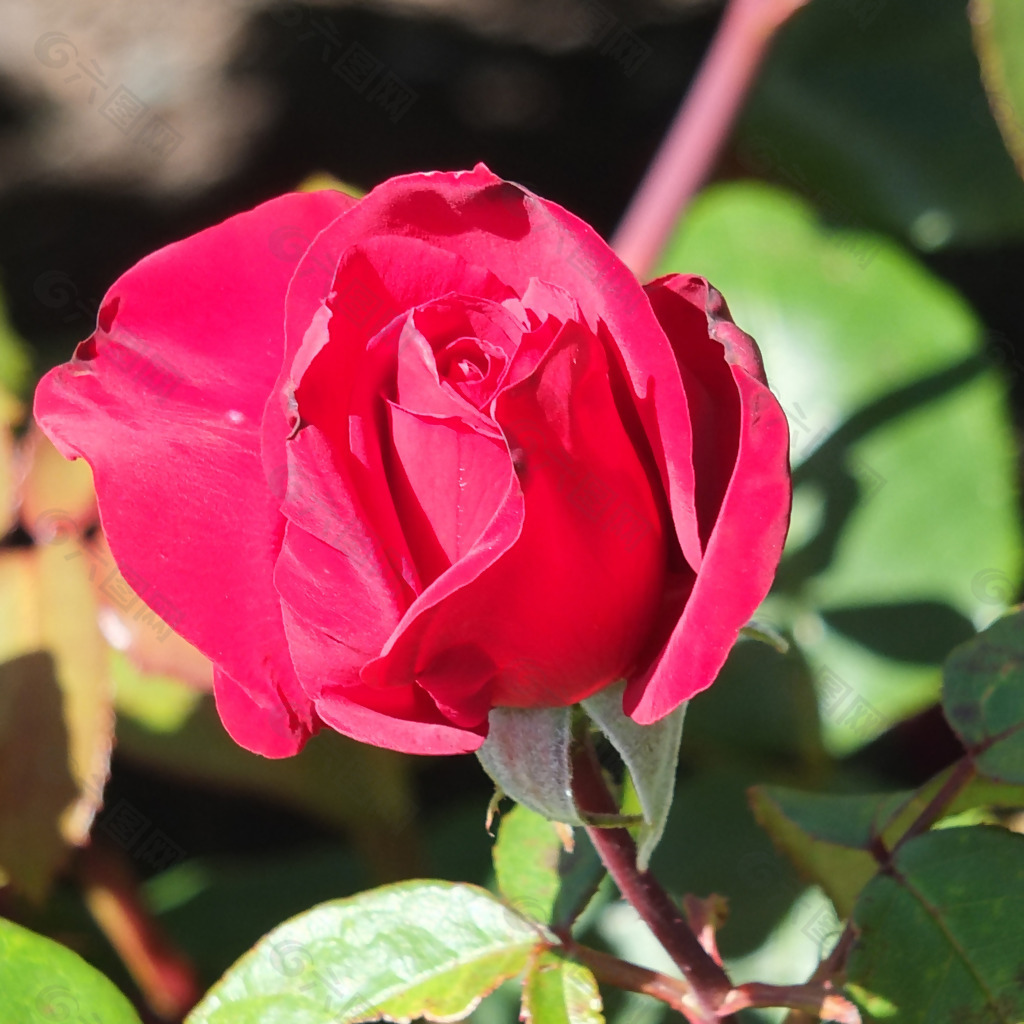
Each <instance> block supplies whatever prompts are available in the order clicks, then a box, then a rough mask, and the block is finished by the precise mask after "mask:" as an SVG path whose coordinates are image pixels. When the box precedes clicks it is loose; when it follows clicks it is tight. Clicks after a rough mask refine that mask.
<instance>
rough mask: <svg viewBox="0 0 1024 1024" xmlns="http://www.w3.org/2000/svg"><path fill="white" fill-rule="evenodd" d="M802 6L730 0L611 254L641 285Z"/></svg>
mask: <svg viewBox="0 0 1024 1024" xmlns="http://www.w3.org/2000/svg"><path fill="white" fill-rule="evenodd" d="M805 3H807V0H729V4H728V6H727V7H726V9H725V14H724V15H723V16H722V21H721V24H720V25H719V27H718V31H717V32H716V33H715V38H714V40H713V41H712V43H711V47H710V49H709V50H708V52H707V54H706V55H705V57H704V62H703V63H702V64H701V67H700V70H699V71H698V72H697V77H696V78H695V79H694V81H693V84H692V85H691V86H690V88H689V89H688V90H687V93H686V96H685V97H684V98H683V102H682V104H681V105H680V107H679V111H678V113H677V114H676V116H675V118H674V120H673V121H672V125H671V127H670V128H669V130H668V134H667V135H666V136H665V138H664V140H663V141H662V143H661V146H660V147H659V148H658V152H657V154H656V155H655V157H654V160H653V161H652V162H651V165H650V167H649V168H648V170H647V174H646V175H645V176H644V179H643V181H642V182H641V183H640V187H639V188H638V189H637V191H636V194H635V195H634V196H633V200H632V202H631V203H630V205H629V208H628V209H627V210H626V213H625V215H624V216H623V218H622V220H621V222H620V223H619V226H618V228H616V231H615V234H614V236H613V237H612V241H611V245H612V248H613V249H614V250H615V251H616V252H617V253H618V254H619V257H620V258H621V259H622V261H623V262H624V263H625V264H626V265H627V266H628V267H629V268H630V270H632V271H633V273H634V274H636V276H637V277H638V278H640V280H645V279H646V278H647V277H648V276H649V275H650V273H651V271H652V269H653V267H654V264H655V261H656V260H657V258H658V255H659V254H660V253H661V251H662V249H663V248H664V245H665V242H666V241H667V240H668V236H669V233H670V232H671V230H672V226H673V225H674V224H675V222H676V220H677V219H678V217H679V215H680V213H682V211H683V210H684V209H685V208H686V206H687V204H688V203H689V201H690V200H691V199H692V198H693V196H694V194H695V193H696V192H697V190H698V189H699V188H700V186H701V185H702V184H703V183H704V181H705V180H706V179H707V177H708V175H709V174H710V173H711V171H712V169H713V168H714V166H715V162H716V161H717V159H718V155H719V153H720V152H721V149H722V146H723V145H724V144H725V141H726V139H727V138H728V137H729V132H730V130H731V129H732V125H733V122H734V121H735V120H736V116H737V115H738V114H739V112H740V109H741V107H742V105H743V100H744V98H745V97H746V95H747V92H748V91H749V89H750V86H751V84H752V83H753V80H754V76H755V75H756V74H757V71H758V69H759V68H760V67H761V63H762V61H763V60H764V57H765V55H766V53H767V52H768V46H769V44H770V43H771V40H772V37H773V36H774V35H775V32H776V31H777V30H778V29H779V28H780V27H781V26H782V24H783V23H784V22H785V21H786V20H787V19H788V18H789V17H790V15H792V14H793V13H794V12H795V11H796V10H798V9H799V8H800V7H802V6H803V5H804V4H805Z"/></svg>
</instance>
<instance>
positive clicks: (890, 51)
mask: <svg viewBox="0 0 1024 1024" xmlns="http://www.w3.org/2000/svg"><path fill="white" fill-rule="evenodd" d="M965 6H966V5H965V2H964V0H900V2H898V3H892V2H885V0H834V2H832V3H828V2H824V3H822V2H819V0H815V2H814V3H810V4H808V5H807V6H806V7H805V8H804V9H803V10H801V11H800V12H798V14H797V15H796V16H795V17H794V18H793V19H792V21H791V22H790V23H789V24H788V25H787V26H786V27H785V28H784V30H783V31H782V32H781V33H780V34H779V38H778V40H777V42H776V44H775V45H773V47H772V51H771V53H770V55H769V58H768V61H767V62H766V65H765V67H764V69H763V71H762V72H761V74H759V75H758V81H757V85H756V88H755V89H754V92H753V94H752V96H751V98H750V100H749V102H748V104H747V107H746V110H745V112H744V116H743V118H742V120H741V124H740V127H739V132H738V135H739V138H738V143H737V151H738V156H739V159H740V161H741V162H742V163H743V164H744V165H745V166H746V167H748V168H749V169H750V170H751V171H752V172H754V173H756V174H763V175H765V176H767V177H770V178H771V179H772V180H775V181H778V182H784V183H786V184H788V185H791V186H792V187H794V188H797V189H799V190H800V191H802V192H804V193H805V194H806V195H809V196H813V197H814V199H815V201H816V202H817V203H818V205H819V207H820V208H821V210H822V212H823V213H824V214H825V215H826V216H828V217H830V218H831V219H832V220H834V221H838V222H839V223H847V224H849V223H853V224H857V223H863V224H866V225H869V226H871V227H875V228H881V229H883V230H887V231H892V232H895V233H899V234H902V235H903V236H904V237H907V238H910V239H912V240H913V241H914V242H915V243H916V244H918V245H920V246H922V247H924V248H928V249H932V248H937V247H939V246H942V245H947V244H952V245H971V244H978V243H983V242H994V241H997V240H1000V239H1014V238H1020V237H1021V234H1022V233H1024V190H1022V189H1021V187H1020V180H1019V178H1018V177H1017V175H1016V174H1015V173H1014V167H1013V162H1012V160H1011V159H1010V158H1009V157H1008V156H1007V154H1006V150H1005V148H1004V146H1003V144H1002V140H1001V139H1000V137H999V131H998V129H997V128H996V125H995V123H994V122H993V119H992V115H991V113H990V111H989V109H988V104H987V103H986V99H985V92H984V89H983V88H982V86H981V82H980V81H979V76H978V64H977V60H976V59H975V56H974V54H973V52H972V48H971V31H970V26H969V24H968V19H967V18H966V17H965V11H964V8H965ZM1003 6H1004V7H1005V8H1007V9H1010V8H1018V9H1019V4H1017V0H1004V4H1003ZM908 47H909V48H910V49H908ZM1010 52H1012V51H1010V50H1009V49H1008V51H1007V53H1008V54H1009V53H1010ZM1016 52H1017V53H1019V52H1020V51H1019V50H1017V51H1016ZM1019 66H1020V62H1019V61H1018V67H1019ZM726 296H727V297H728V292H726ZM893 337H901V335H899V334H896V333H894V334H893ZM901 340H902V339H901Z"/></svg>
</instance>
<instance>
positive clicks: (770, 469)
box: [623, 274, 790, 725]
mask: <svg viewBox="0 0 1024 1024" xmlns="http://www.w3.org/2000/svg"><path fill="white" fill-rule="evenodd" d="M647 288H648V291H649V292H650V293H651V295H652V298H653V301H654V308H655V309H656V310H657V311H658V312H659V315H661V316H662V324H663V326H664V327H665V331H666V332H667V333H668V334H670V335H672V334H675V335H676V337H675V338H674V340H675V342H676V346H677V350H678V351H679V352H680V353H681V355H684V356H685V354H686V352H687V351H688V350H689V348H690V346H691V345H701V344H703V343H704V342H703V339H702V338H701V337H700V335H695V334H693V333H692V332H689V331H688V332H687V333H688V337H682V338H680V337H678V332H679V330H680V328H681V327H682V326H683V325H689V324H690V323H691V322H692V321H691V320H690V318H689V316H688V314H687V313H686V311H685V310H684V309H682V308H681V305H686V304H696V305H697V306H698V308H700V309H702V310H703V312H704V315H705V317H706V324H707V330H708V334H710V337H711V338H712V339H714V342H715V343H717V344H718V345H719V346H720V347H721V358H722V359H723V360H724V361H725V363H726V364H728V369H729V372H730V377H731V381H732V386H733V388H734V389H735V393H734V394H735V396H738V399H739V401H738V415H739V425H738V443H737V446H736V451H735V461H734V465H733V470H732V476H731V479H730V481H729V485H728V488H727V490H726V492H725V495H724V498H723V499H722V502H721V506H720V508H719V509H718V512H717V517H716V519H715V522H714V527H713V529H712V531H711V536H710V538H709V540H708V543H707V547H706V549H705V552H704V561H703V564H702V566H701V570H700V572H699V573H698V575H697V579H696V581H695V582H694V585H693V589H692V590H691V592H690V595H689V598H688V600H687V601H686V605H685V607H684V609H683V613H682V617H681V618H680V620H679V622H678V624H677V625H676V627H675V629H674V630H673V631H672V635H671V636H670V637H669V639H668V642H667V643H666V644H665V647H664V649H663V650H662V652H661V654H660V656H659V657H658V658H657V659H656V661H655V662H654V664H653V665H652V667H651V669H650V671H648V672H647V673H645V674H644V675H642V676H640V677H638V678H636V679H633V680H631V681H630V683H629V685H628V686H627V688H626V693H625V698H624V701H623V703H624V707H625V710H626V712H627V714H629V715H630V716H631V717H632V718H633V719H634V721H636V722H638V723H639V724H640V725H649V724H651V723H652V722H656V721H657V720H658V719H660V718H662V717H664V716H665V715H667V714H668V713H669V712H670V711H672V710H673V709H674V708H676V707H678V706H679V704H680V703H682V701H684V700H687V699H688V698H689V697H692V696H693V695H694V694H695V693H699V692H700V691H701V690H704V689H706V688H707V687H708V686H710V685H711V683H712V682H714V679H715V676H716V675H717V674H718V672H719V670H720V669H721V667H722V665H723V664H724V663H725V659H726V657H727V655H728V653H729V650H730V648H731V647H732V645H733V643H735V641H736V637H737V635H738V634H739V631H740V629H741V628H742V627H743V626H744V624H745V623H746V622H747V621H748V620H749V618H750V616H751V615H752V614H753V613H754V611H755V610H756V608H757V606H758V605H759V604H760V603H761V601H762V600H763V599H764V596H765V595H766V594H767V593H768V589H769V587H770V586H771V583H772V579H773V577H774V574H775V569H776V566H777V565H778V562H779V557H780V556H781V553H782V545H783V543H784V542H785V539H786V529H787V526H788V524H789V509H790V482H789V427H788V424H787V423H786V417H785V415H784V413H783V412H782V409H781V408H780V407H779V403H778V402H777V401H776V400H775V397H774V396H773V395H772V393H771V391H769V390H768V385H767V383H766V382H765V379H764V372H763V370H762V368H761V359H760V355H759V354H758V351H757V346H756V345H755V344H754V342H753V340H752V339H751V338H750V337H749V336H748V335H746V334H744V333H743V332H742V331H741V330H740V329H739V328H738V327H737V326H736V325H735V324H734V323H732V321H731V320H730V319H729V311H728V310H727V309H726V307H725V303H724V302H723V301H722V297H721V295H719V293H718V292H717V291H715V289H714V288H712V287H711V286H710V285H709V284H708V283H707V281H705V280H704V279H703V278H699V277H691V276H686V275H682V274H674V275H670V276H668V277H664V278H661V279H660V280H658V281H655V282H653V283H652V284H650V285H648V286H647ZM665 292H668V293H669V294H665ZM696 365H698V366H699V365H703V366H705V368H707V363H706V361H705V360H703V359H701V360H698V361H697V363H696ZM721 379H722V378H721V376H720V375H718V374H715V373H708V374H707V375H706V376H705V377H704V378H703V380H702V384H703V385H704V386H705V387H706V388H711V389H717V388H718V387H719V386H720V382H721ZM713 397H715V398H719V399H720V400H721V402H722V407H723V408H726V409H728V408H733V407H736V405H737V403H736V402H735V398H734V396H731V395H727V394H722V393H719V394H717V395H714V396H713ZM725 433H726V434H727V435H728V434H733V433H737V432H736V431H728V430H727V431H725ZM723 454H726V453H723Z"/></svg>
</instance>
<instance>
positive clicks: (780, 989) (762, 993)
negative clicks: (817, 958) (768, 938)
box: [722, 982, 861, 1024]
mask: <svg viewBox="0 0 1024 1024" xmlns="http://www.w3.org/2000/svg"><path fill="white" fill-rule="evenodd" d="M776 1006H788V1007H792V1008H794V1009H795V1010H798V1011H800V1012H802V1013H804V1014H808V1015H810V1016H811V1019H813V1020H818V1019H821V1020H830V1021H836V1022H837V1024H861V1018H860V1013H859V1012H858V1010H857V1008H856V1007H855V1006H854V1005H853V1003H851V1002H850V1001H849V1000H848V999H845V998H843V996H841V995H839V994H838V993H837V992H835V991H834V990H833V988H832V987H831V986H830V985H827V984H822V985H812V984H810V983H808V984H805V985H763V984H761V983H760V982H751V983H750V984H748V985H741V986H740V987H739V988H737V989H735V990H734V991H733V992H732V994H731V995H730V996H729V998H728V999H727V1000H726V1001H725V1003H724V1004H723V1006H722V1011H723V1012H730V1013H731V1012H733V1011H736V1010H746V1009H750V1008H752V1007H763V1008H767V1007H776Z"/></svg>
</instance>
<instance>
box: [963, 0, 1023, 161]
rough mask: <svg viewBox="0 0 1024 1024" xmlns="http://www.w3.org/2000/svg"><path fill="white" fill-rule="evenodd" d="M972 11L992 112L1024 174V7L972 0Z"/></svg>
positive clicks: (999, 0) (1007, 0)
mask: <svg viewBox="0 0 1024 1024" xmlns="http://www.w3.org/2000/svg"><path fill="white" fill-rule="evenodd" d="M970 12H971V24H972V26H973V28H974V43H975V47H976V49H977V51H978V57H979V58H980V60H981V73H982V80H983V81H984V83H985V89H986V91H987V92H988V100H989V104H990V106H991V107H992V113H993V114H994V115H995V119H996V123H997V124H998V125H999V129H1000V131H1002V133H1003V139H1004V140H1005V142H1006V148H1007V149H1008V150H1009V151H1010V153H1011V154H1012V156H1013V157H1014V159H1015V160H1016V162H1017V168H1018V170H1020V171H1021V173H1024V8H1021V5H1020V4H1019V3H1016V2H1015V0H972V2H971V5H970Z"/></svg>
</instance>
